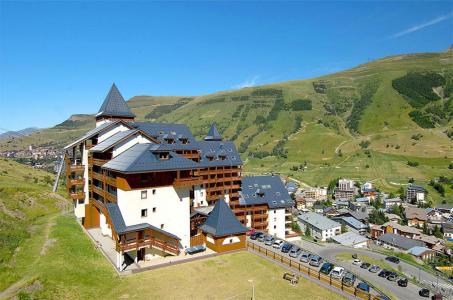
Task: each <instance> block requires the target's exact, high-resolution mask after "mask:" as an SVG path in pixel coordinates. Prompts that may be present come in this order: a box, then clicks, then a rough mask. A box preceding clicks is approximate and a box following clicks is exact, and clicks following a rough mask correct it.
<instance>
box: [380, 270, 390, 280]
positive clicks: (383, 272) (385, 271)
mask: <svg viewBox="0 0 453 300" xmlns="http://www.w3.org/2000/svg"><path fill="white" fill-rule="evenodd" d="M389 275H390V271H388V270H386V269H382V271H381V272H379V274H378V276H379V277H384V278H387V276H389Z"/></svg>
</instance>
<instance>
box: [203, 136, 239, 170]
mask: <svg viewBox="0 0 453 300" xmlns="http://www.w3.org/2000/svg"><path fill="white" fill-rule="evenodd" d="M196 146H197V149H198V150H199V153H200V162H199V164H200V166H201V167H215V166H238V165H242V160H241V156H240V155H239V153H238V151H237V149H236V146H235V145H234V143H233V142H231V141H200V142H197V143H196ZM211 158H212V160H210V159H211Z"/></svg>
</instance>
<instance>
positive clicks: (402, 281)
mask: <svg viewBox="0 0 453 300" xmlns="http://www.w3.org/2000/svg"><path fill="white" fill-rule="evenodd" d="M407 281H408V280H407V278H404V277H403V278H400V279H399V280H398V282H397V283H398V285H399V286H402V287H406V286H407Z"/></svg>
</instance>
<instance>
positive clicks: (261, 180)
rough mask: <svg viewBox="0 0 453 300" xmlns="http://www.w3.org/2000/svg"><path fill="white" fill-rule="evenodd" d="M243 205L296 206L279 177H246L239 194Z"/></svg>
mask: <svg viewBox="0 0 453 300" xmlns="http://www.w3.org/2000/svg"><path fill="white" fill-rule="evenodd" d="M239 203H240V204H241V205H253V204H267V205H268V206H269V208H284V207H292V206H294V201H293V200H292V199H291V197H290V195H289V193H288V190H287V189H286V188H285V186H284V185H283V182H282V180H281V179H280V177H279V176H273V175H268V176H244V177H242V189H241V191H240V194H239Z"/></svg>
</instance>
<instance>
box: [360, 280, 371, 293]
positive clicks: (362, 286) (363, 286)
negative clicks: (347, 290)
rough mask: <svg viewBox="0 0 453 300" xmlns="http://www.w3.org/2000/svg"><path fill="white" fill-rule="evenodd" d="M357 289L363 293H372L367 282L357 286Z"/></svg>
mask: <svg viewBox="0 0 453 300" xmlns="http://www.w3.org/2000/svg"><path fill="white" fill-rule="evenodd" d="M357 288H358V289H359V290H362V291H365V292H367V293H369V292H370V286H369V285H368V284H366V283H365V282H361V283H359V284H358V285H357Z"/></svg>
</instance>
